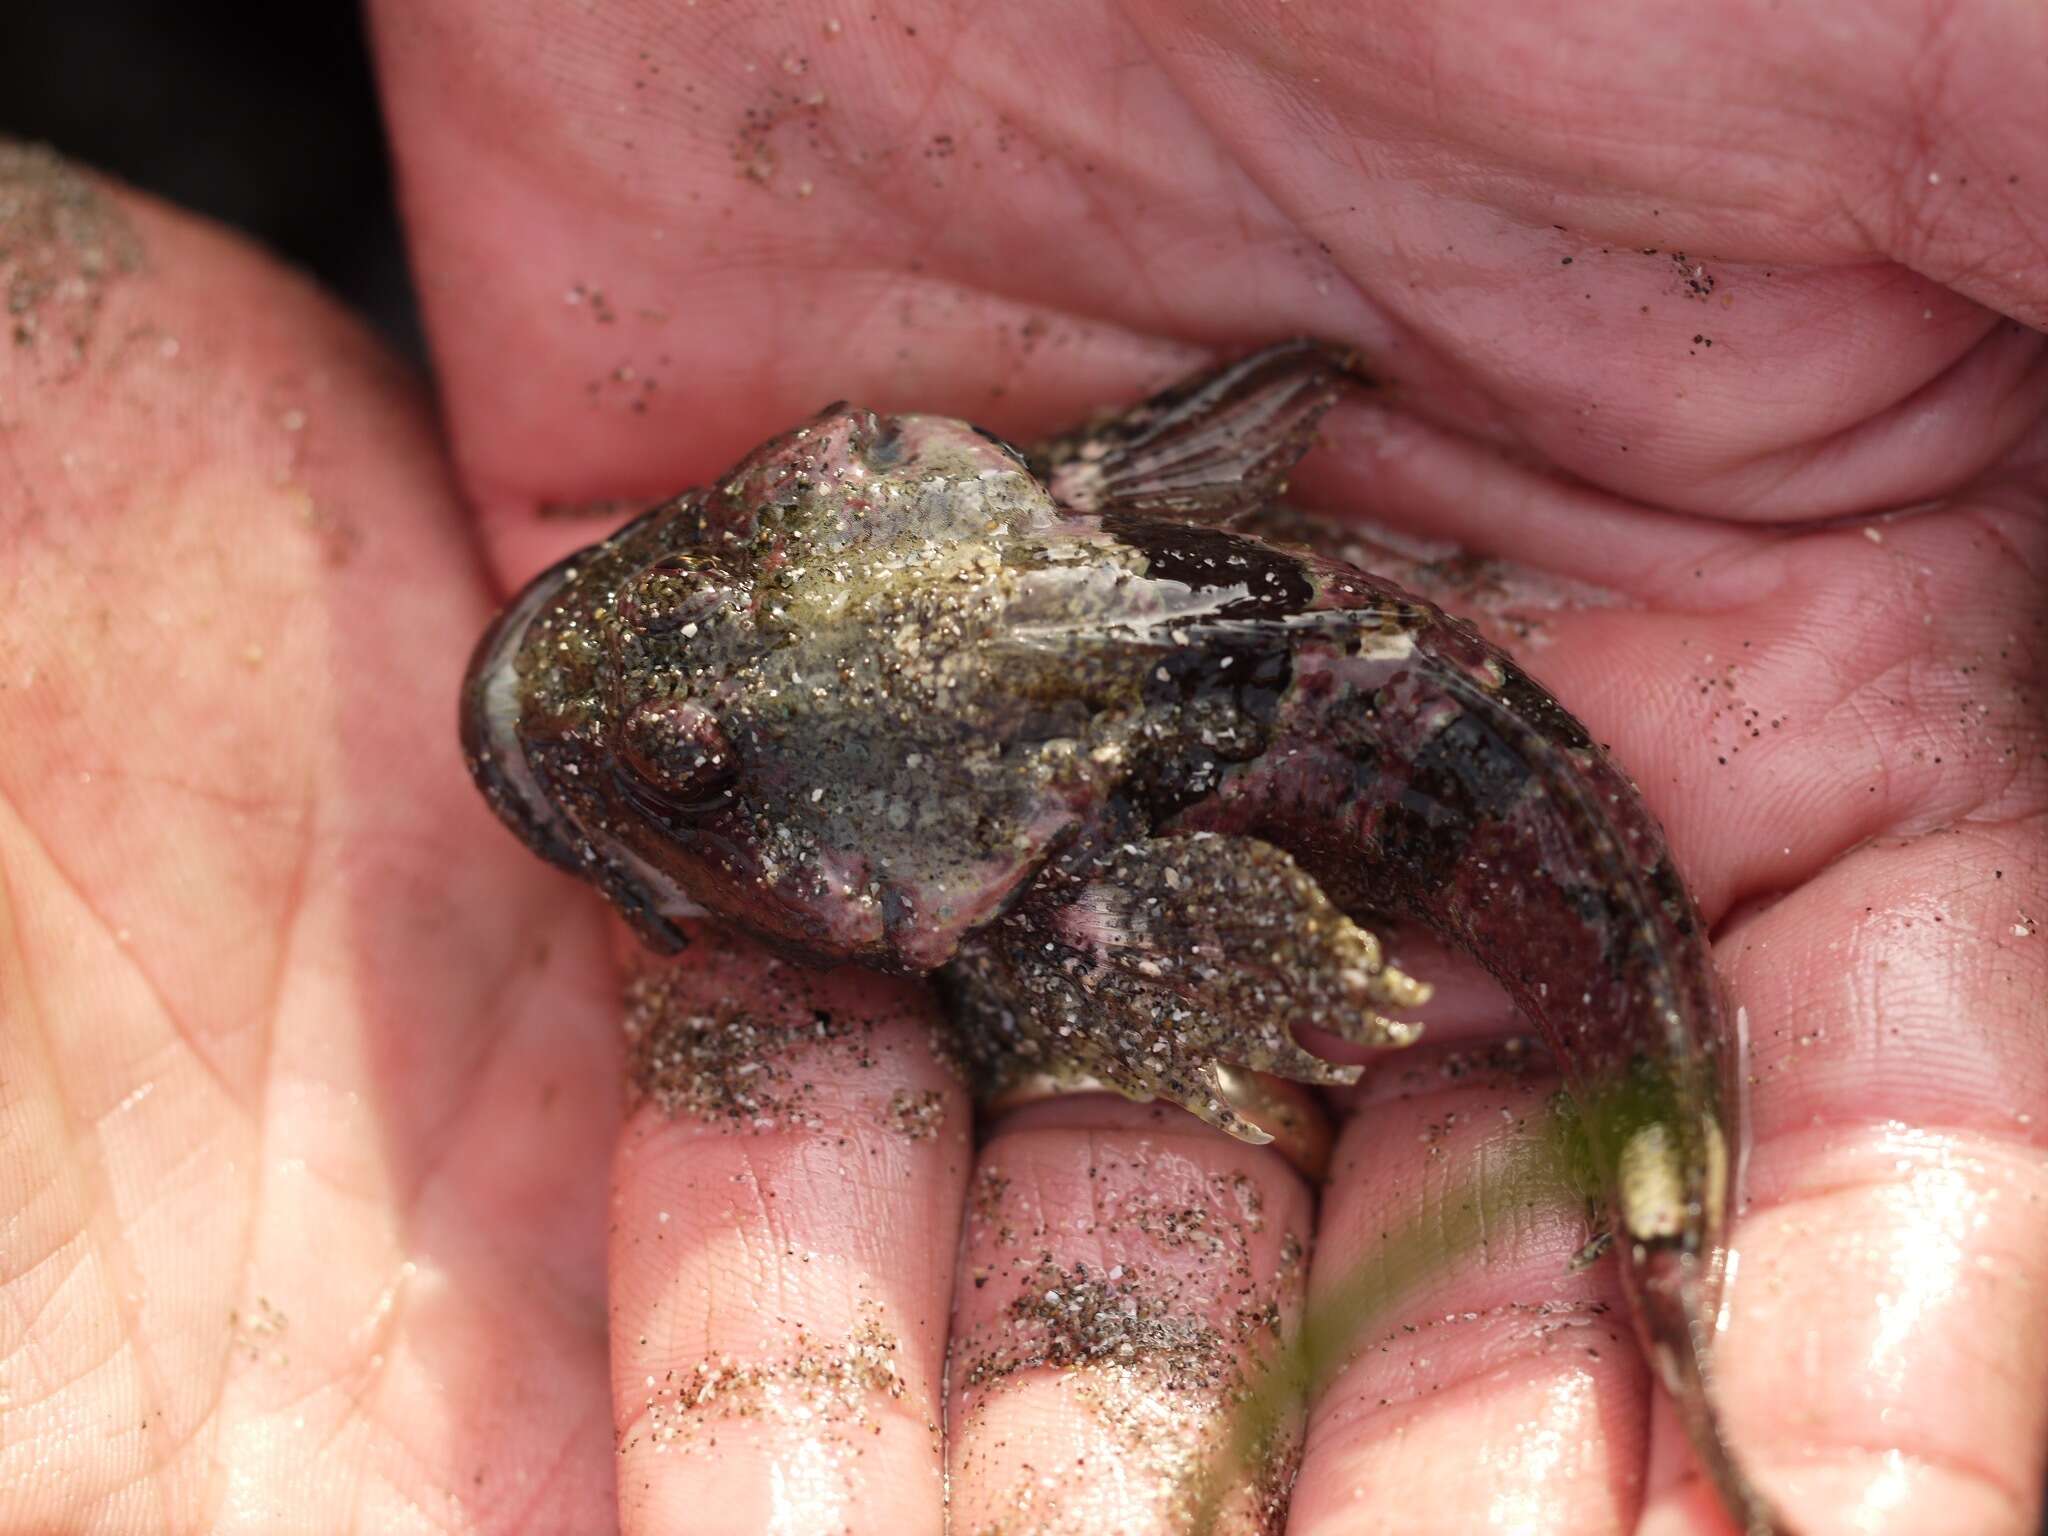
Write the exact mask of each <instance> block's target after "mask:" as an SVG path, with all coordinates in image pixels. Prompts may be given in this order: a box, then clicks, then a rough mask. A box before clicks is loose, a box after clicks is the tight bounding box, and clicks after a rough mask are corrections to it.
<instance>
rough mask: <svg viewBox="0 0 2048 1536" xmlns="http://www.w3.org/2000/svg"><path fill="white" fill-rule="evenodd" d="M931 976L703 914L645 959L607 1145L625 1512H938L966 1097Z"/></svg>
mask: <svg viewBox="0 0 2048 1536" xmlns="http://www.w3.org/2000/svg"><path fill="white" fill-rule="evenodd" d="M931 1024H932V1014H931V1011H930V1004H929V1001H928V1000H927V999H926V998H925V997H924V995H923V994H922V993H921V992H920V991H919V990H917V989H915V988H913V987H911V986H909V985H908V984H901V983H892V982H888V981H885V980H883V979H881V978H879V977H876V976H873V975H870V974H868V973H865V972H859V971H852V970H844V971H837V972H831V973H814V972H808V971H804V970H802V969H800V968H797V967H793V966H790V965H786V964H783V963H780V962H777V961H774V960H772V959H770V958H769V957H767V956H766V955H764V954H763V953H761V952H760V951H758V950H755V949H753V948H751V947H742V945H741V943H740V941H737V940H728V939H724V938H720V937H714V936H704V937H700V938H698V939H697V940H696V941H695V942H694V944H693V947H692V948H691V949H690V950H688V951H687V952H686V953H685V954H684V955H683V956H682V957H681V958H680V959H679V960H678V961H677V962H675V963H674V965H673V966H672V967H665V968H664V969H662V970H660V971H651V972H649V973H648V974H647V975H645V976H643V977H642V978H641V979H640V980H639V981H638V982H637V983H636V984H635V991H634V995H633V999H632V1004H631V1009H630V1013H629V1027H630V1029H631V1030H632V1032H633V1033H634V1036H635V1038H634V1039H633V1042H632V1048H631V1053H632V1067H631V1071H632V1074H633V1084H634V1087H635V1090H636V1091H637V1092H638V1093H639V1094H640V1095H642V1096H643V1100H642V1102H641V1104H640V1106H639V1107H638V1108H637V1109H636V1110H635V1111H634V1112H633V1113H632V1115H631V1116H630V1118H629V1120H628V1123H627V1126H626V1129H625V1133H624V1135H623V1137H622V1139H621V1141H620V1144H619V1151H618V1157H617V1161H616V1166H615V1169H614V1193H613V1228H612V1265H611V1268H612V1316H611V1327H612V1361H613V1366H612V1377H613V1393H614V1407H615V1422H616V1425H617V1434H618V1451H619V1508H620V1523H621V1526H622V1528H623V1530H624V1531H625V1532H626V1536H633V1533H635V1532H657V1531H660V1532H667V1531H676V1530H687V1531H689V1532H691V1533H692V1536H699V1533H701V1536H720V1533H725V1532H730V1533H734V1536H740V1533H746V1536H752V1533H757V1532H761V1531H771V1530H772V1531H789V1532H799V1531H835V1532H838V1531H843V1532H847V1533H849V1536H869V1533H872V1536H895V1533H898V1532H902V1533H905V1536H914V1533H916V1532H920V1531H930V1532H936V1531H937V1530H939V1529H940V1525H941V1520H942V1511H943V1497H942V1493H943V1484H942V1480H941V1462H940V1446H939V1423H940V1416H939V1396H938V1394H939V1382H940V1376H941V1366H942V1357H943V1351H944V1348H945V1336H946V1307H947V1299H948V1296H949V1294H950V1290H951V1284H952V1272H953V1263H954V1256H955V1251H956V1235H957V1230H958V1224H959V1213H960V1199H961V1190H962V1188H963V1186H964V1183H965V1177H966V1168H967V1128H968V1116H967V1111H966V1106H965V1102H964V1099H963V1097H962V1093H961V1090H960V1087H959V1085H958V1083H957V1082H956V1081H955V1080H954V1079H953V1078H952V1077H951V1076H949V1075H948V1073H947V1072H946V1070H945V1069H944V1068H943V1067H942V1066H940V1065H939V1064H938V1062H937V1061H936V1060H935V1059H934V1057H933V1054H932V1051H931V1049H930V1045H929V1039H930V1029H931Z"/></svg>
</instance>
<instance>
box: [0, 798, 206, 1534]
mask: <svg viewBox="0 0 2048 1536" xmlns="http://www.w3.org/2000/svg"><path fill="white" fill-rule="evenodd" d="M13 809H14V808H13V806H12V805H11V804H9V805H8V810H9V811H10V812H13ZM9 819H10V821H11V822H12V826H13V830H14V831H15V832H17V833H19V834H21V835H23V836H25V837H27V838H28V840H29V842H30V846H31V847H33V848H34V849H35V850H36V851H37V852H38V853H40V854H41V855H42V860H43V863H44V865H45V867H46V868H47V869H48V870H49V871H50V872H51V873H52V874H54V875H55V876H56V877H57V879H58V881H59V882H60V883H61V885H62V887H63V889H65V890H66V891H67V892H69V893H70V895H71V896H72V897H73V898H74V900H76V901H77V902H78V904H79V906H80V908H81V909H82V910H83V911H85V912H87V913H89V914H90V913H92V911H93V909H92V906H91V903H90V902H89V901H87V899H86V897H85V895H84V892H83V891H81V890H80V889H79V888H78V886H77V885H76V883H75V882H74V881H73V880H72V879H71V877H70V875H69V874H68V872H67V871H66V870H65V869H64V868H63V866H62V864H61V863H59V862H58V861H57V859H56V858H55V856H54V852H53V850H51V849H50V848H48V847H47V846H46V845H45V844H44V843H43V842H42V841H41V840H40V839H37V838H36V837H35V836H34V834H33V832H32V831H31V830H30V828H29V826H28V824H27V823H26V822H25V821H24V820H23V819H22V818H21V817H20V816H19V815H18V814H12V815H10V818H9ZM0 878H5V872H4V869H0ZM8 885H9V887H10V889H9V899H8V902H7V917H8V924H9V930H10V932H9V940H10V942H9V951H10V952H11V953H12V954H14V955H15V956H16V957H17V958H18V959H19V960H20V961H21V963H20V964H19V965H18V967H17V968H16V974H17V975H18V977H19V978H20V985H21V989H22V992H23V994H24V999H25V1003H26V1008H25V1011H26V1013H27V1015H28V1018H29V1020H30V1021H31V1022H30V1027H29V1029H28V1031H27V1033H28V1034H29V1035H31V1036H32V1037H33V1038H36V1039H38V1040H40V1041H41V1042H42V1043H43V1051H42V1057H43V1063H44V1067H45V1071H46V1073H47V1075H48V1078H49V1081H50V1083H51V1085H52V1087H53V1088H54V1089H56V1090H57V1091H56V1092H54V1094H53V1097H54V1099H55V1101H56V1104H57V1109H58V1114H59V1117H60V1119H61V1121H62V1124H63V1128H64V1133H65V1141H66V1143H67V1144H68V1145H70V1146H71V1147H73V1148H78V1147H82V1146H84V1145H87V1144H88V1143H89V1144H90V1145H91V1146H93V1147H94V1148H95V1149H98V1148H99V1140H100V1139H99V1136H98V1133H97V1131H96V1130H94V1129H92V1128H89V1127H86V1126H82V1125H81V1124H80V1123H79V1121H78V1119H77V1116H76V1115H75V1113H74V1112H73V1107H72V1100H71V1097H70V1096H69V1095H67V1094H65V1093H64V1092H63V1091H62V1089H61V1084H62V1082H63V1078H64V1073H63V1069H62V1066H61V1065H60V1057H59V1054H58V1053H57V1051H56V1050H55V1039H54V1037H53V1035H52V1032H51V1026H50V1016H49V1012H48V1009H47V1007H46V1005H45V1004H44V1003H43V1001H42V1000H41V998H40V996H39V994H38V990H37V985H36V976H35V966H34V965H33V963H31V960H30V951H29V950H28V949H27V948H26V947H25V946H24V945H23V944H22V941H21V932H20V927H19V921H18V919H16V917H15V915H14V914H15V912H16V910H17V906H16V900H15V898H14V896H13V894H12V885H13V881H12V880H11V879H9V880H8ZM107 938H108V940H109V942H111V935H107ZM194 1054H195V1055H196V1054H197V1053H194ZM200 1059H201V1060H202V1062H203V1061H204V1058H203V1057H202V1058H200ZM216 1081H217V1080H216ZM219 1086H222V1087H223V1089H224V1088H225V1085H219ZM231 1102H232V1100H231ZM74 1166H75V1167H77V1168H79V1169H81V1170H82V1171H84V1172H85V1174H86V1176H87V1178H88V1179H89V1180H90V1181H91V1184H92V1189H91V1192H90V1193H89V1194H88V1195H87V1196H86V1198H85V1200H84V1202H83V1205H84V1211H83V1216H82V1219H81V1221H80V1223H79V1226H78V1227H77V1229H76V1230H77V1235H78V1237H79V1238H80V1239H81V1240H82V1241H83V1242H85V1243H86V1244H87V1245H89V1246H90V1247H91V1248H92V1249H93V1251H94V1253H95V1255H96V1256H97V1258H98V1260H99V1266H98V1267H99V1269H100V1271H101V1272H102V1273H103V1274H104V1276H105V1279H104V1280H103V1281H102V1282H101V1283H100V1284H99V1285H98V1286H96V1290H97V1291H98V1292H99V1297H98V1299H99V1301H100V1303H101V1304H102V1305H103V1306H105V1307H106V1308H107V1309H108V1310H110V1311H111V1312H112V1313H113V1315H114V1317H115V1319H116V1322H117V1323H118V1325H119V1330H120V1333H119V1338H120V1342H119V1344H118V1346H117V1347H116V1348H115V1349H114V1350H113V1351H111V1352H110V1353H109V1355H108V1356H107V1359H106V1363H109V1364H111V1363H112V1362H113V1361H115V1360H117V1359H126V1360H127V1361H129V1362H130V1370H131V1371H132V1373H133V1374H134V1376H135V1377H136V1378H137V1380H138V1388H137V1390H138V1391H139V1393H140V1395H141V1396H142V1398H143V1400H144V1401H145V1402H148V1403H153V1404H161V1403H164V1402H166V1401H168V1400H169V1394H168V1392H167V1391H166V1388H165V1381H164V1377H163V1375H162V1373H161V1372H160V1370H159V1369H158V1367H157V1364H156V1361H155V1359H154V1357H153V1355H152V1353H151V1352H150V1351H149V1350H148V1349H147V1348H145V1347H144V1345H143V1343H142V1338H143V1334H142V1332H141V1329H140V1326H139V1324H140V1319H139V1317H138V1316H137V1314H136V1312H135V1310H134V1309H133V1308H132V1307H131V1306H130V1305H129V1302H128V1298H129V1297H130V1296H131V1295H133V1294H136V1293H137V1292H138V1291H139V1289H140V1287H139V1286H138V1285H137V1284H136V1281H135V1274H136V1266H135V1264H134V1262H133V1260H132V1258H131V1256H130V1255H129V1253H128V1251H127V1245H126V1244H125V1242H123V1241H122V1240H121V1238H120V1237H119V1236H118V1235H117V1234H116V1233H114V1232H109V1231H108V1230H106V1228H107V1227H108V1226H110V1225H111V1224H112V1223H113V1222H114V1221H115V1220H116V1218H117V1215H118V1213H119V1212H120V1202H119V1201H118V1200H117V1199H116V1197H115V1193H114V1189H113V1186H112V1184H111V1182H110V1180H109V1178H108V1174H107V1167H106V1162H105V1159H104V1157H103V1156H100V1155H93V1154H87V1155H83V1156H79V1157H77V1158H76V1159H75V1160H74ZM94 1213H98V1214H99V1215H100V1217H101V1218H102V1219H100V1220H94V1219H93V1214H94ZM11 1288H12V1287H11V1284H10V1286H9V1289H11ZM224 1360H225V1351H223V1361H224ZM81 1379H82V1378H81ZM219 1382H220V1378H218V1377H217V1378H216V1381H215V1387H214V1392H213V1401H214V1402H215V1403H216V1404H217V1403H218V1401H219V1395H220V1385H219ZM166 1417H167V1416H166V1415H165V1414H162V1413H159V1414H158V1415H157V1418H156V1424H157V1425H158V1429H157V1431H156V1434H155V1436H154V1437H153V1438H154V1440H158V1441H160V1440H161V1438H162V1436H163V1434H164V1430H163V1428H162V1426H163V1424H164V1420H165V1418H166ZM212 1417H213V1415H211V1414H207V1415H202V1422H203V1421H204V1420H205V1419H208V1418H212ZM169 1470H170V1468H169V1463H168V1461H167V1460H166V1459H165V1458H163V1457H162V1456H161V1455H159V1456H156V1457H153V1458H151V1465H150V1466H149V1467H148V1468H146V1469H145V1471H146V1472H148V1473H151V1474H153V1475H152V1476H151V1478H150V1487H151V1489H152V1491H153V1493H154V1495H155V1505H156V1509H157V1513H158V1515H159V1518H163V1517H164V1511H165V1510H166V1509H167V1508H168V1507H169V1504H170V1498H169V1490H168V1489H167V1488H166V1486H165V1484H164V1480H163V1479H164V1477H165V1475H166V1474H167V1473H168V1472H169Z"/></svg>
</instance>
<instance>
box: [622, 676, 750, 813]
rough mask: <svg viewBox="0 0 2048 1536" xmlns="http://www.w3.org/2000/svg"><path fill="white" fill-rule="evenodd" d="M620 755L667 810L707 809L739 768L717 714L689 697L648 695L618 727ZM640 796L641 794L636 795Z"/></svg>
mask: <svg viewBox="0 0 2048 1536" xmlns="http://www.w3.org/2000/svg"><path fill="white" fill-rule="evenodd" d="M618 747H619V757H620V759H621V760H622V761H623V763H624V765H625V766H626V767H627V768H628V769H629V770H631V772H632V775H633V777H634V778H636V779H637V780H639V782H640V784H641V785H642V786H644V787H645V788H646V789H647V790H650V791H652V793H653V796H654V798H655V799H656V800H657V801H658V802H659V803H660V805H661V807H662V808H663V809H664V810H667V811H676V812H683V811H703V810H706V809H708V808H709V805H708V804H707V802H710V801H712V800H714V799H716V798H717V797H718V796H719V795H720V793H721V792H722V791H723V790H724V789H725V787H726V786H727V785H728V784H730V783H731V782H732V780H733V778H734V777H735V775H737V773H738V772H739V760H738V758H737V757H736V756H735V755H734V753H733V749H732V743H731V742H730V741H728V740H727V739H726V735H725V732H724V731H723V730H721V729H720V728H719V724H718V720H717V718H716V717H715V716H714V715H713V714H712V713H711V711H710V710H708V709H706V708H704V707H703V706H702V705H701V704H693V703H690V702H689V701H688V700H684V699H648V700H646V701H644V702H642V703H640V704H638V705H636V706H634V708H633V709H632V711H631V712H630V713H628V714H627V716H626V718H625V720H624V722H623V723H622V724H621V725H620V727H619V737H618ZM636 798H638V797H636Z"/></svg>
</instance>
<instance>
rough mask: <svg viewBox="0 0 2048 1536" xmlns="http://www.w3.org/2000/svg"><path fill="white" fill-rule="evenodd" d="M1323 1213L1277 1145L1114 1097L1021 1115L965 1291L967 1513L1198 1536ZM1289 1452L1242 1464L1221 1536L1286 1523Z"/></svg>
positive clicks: (956, 1505)
mask: <svg viewBox="0 0 2048 1536" xmlns="http://www.w3.org/2000/svg"><path fill="white" fill-rule="evenodd" d="M1310 1214H1311V1213H1310V1203H1309V1198H1308V1193H1307V1189H1306V1187H1305V1186H1304V1184H1303V1183H1302V1181H1301V1179H1300V1178H1299V1177H1298V1176H1297V1175H1296V1174H1295V1173H1294V1171H1293V1170H1292V1169H1291V1168H1289V1167H1288V1166H1287V1164H1286V1163H1285V1162H1283V1161H1282V1160H1281V1158H1280V1157H1279V1156H1278V1154H1276V1153H1275V1152H1273V1151H1271V1150H1270V1149H1265V1148H1256V1147H1247V1146H1244V1145H1243V1144H1241V1143H1238V1142H1235V1141H1232V1140H1230V1139H1229V1138H1227V1137H1225V1136H1223V1135H1222V1134H1221V1133H1219V1132H1217V1131H1214V1130H1212V1129H1210V1128H1209V1127H1207V1126H1205V1125H1202V1124H1200V1123H1199V1122H1197V1121H1196V1120H1194V1119H1193V1118H1192V1117H1191V1116H1188V1115H1186V1114H1184V1113H1182V1112H1181V1111H1179V1110H1177V1109H1165V1108H1159V1107H1156V1106H1145V1107H1141V1106H1138V1105H1132V1104H1126V1103H1123V1102H1122V1101H1120V1100H1115V1099H1111V1098H1107V1097H1086V1098H1072V1099H1066V1100H1061V1101H1058V1102H1055V1103H1051V1104H1043V1105H1036V1106H1033V1107H1031V1108H1029V1109H1026V1110H1021V1111H1019V1112H1018V1113H1017V1114H1015V1115H1014V1116H1012V1117H1009V1118H1007V1119H1005V1120H1004V1121H1003V1122H1002V1123H1001V1124H1000V1125H998V1127H997V1128H996V1130H995V1131H994V1133H993V1134H992V1135H991V1136H990V1138H989V1140H988V1143H987V1145H986V1146H985V1147H984V1148H983V1149H982V1152H981V1155H980V1157H979V1159H978V1160H977V1164H976V1169H975V1175H974V1183H973V1186H972V1189H971V1190H970V1193H969V1219H968V1228H967V1234H966V1243H965V1248H964V1253H963V1259H962V1264H961V1268H960V1272H959V1277H958V1281H957V1285H956V1289H955V1294H954V1314H955V1336H954V1342H953V1347H952V1353H951V1361H950V1378H951V1389H952V1393H953V1397H952V1404H951V1406H952V1412H951V1414H950V1416H949V1420H948V1423H949V1425H950V1427H951V1435H952V1442H951V1446H950V1448H949V1453H948V1462H949V1465H950V1467H951V1471H952V1489H953V1519H954V1523H955V1527H956V1528H957V1529H960V1530H965V1531H981V1530H991V1529H1003V1530H1008V1529H1011V1528H1013V1527H1014V1526H1020V1525H1021V1527H1022V1528H1023V1529H1027V1530H1034V1531H1035V1530H1045V1531H1066V1530H1074V1531H1090V1532H1093V1531H1116V1532H1120V1533H1126V1536H1146V1533H1153V1532H1157V1533H1161V1536H1165V1533H1174V1536H1179V1533H1182V1532H1186V1531H1188V1530H1190V1529H1192V1528H1194V1525H1195V1523H1196V1521H1195V1517H1196V1513H1197V1511H1198V1510H1199V1509H1200V1507H1201V1505H1202V1501H1203V1497H1204V1489H1205V1486H1206V1485H1205V1483H1204V1477H1205V1475H1206V1474H1207V1473H1208V1471H1209V1469H1210V1467H1211V1464H1212V1462H1213V1460H1214V1459H1215V1458H1216V1457H1217V1455H1218V1454H1219V1452H1221V1451H1223V1450H1224V1449H1225V1447H1226V1446H1227V1444H1228V1437H1229V1435H1230V1433H1231V1430H1232V1427H1233V1422H1234V1421H1233V1418H1232V1414H1233V1410H1234V1409H1235V1407H1236V1405H1237V1403H1238V1401H1239V1400H1240V1398H1241V1396H1242V1394H1243V1392H1244V1389H1245V1387H1246V1384H1247V1382H1248V1380H1249V1374H1248V1373H1249V1370H1250V1367H1251V1365H1252V1363H1253V1361H1255V1360H1256V1359H1258V1358H1260V1357H1261V1356H1263V1355H1264V1354H1266V1353H1268V1352H1270V1351H1271V1350H1272V1349H1273V1347H1274V1346H1275V1345H1276V1344H1277V1343H1278V1342H1279V1340H1280V1339H1281V1338H1282V1337H1283V1336H1284V1335H1285V1334H1286V1333H1287V1331H1288V1330H1289V1329H1290V1328H1291V1327H1292V1325H1293V1320H1294V1317H1295V1314H1296V1311H1297V1307H1298V1302H1299V1294H1300V1286H1301V1281H1302V1266H1301V1255H1302V1253H1303V1251H1304V1245H1305V1242H1306V1238H1307V1235H1308V1233H1309V1221H1310ZM1291 1467H1292V1438H1291V1435H1289V1436H1286V1437H1284V1438H1283V1439H1282V1440H1281V1441H1280V1442H1279V1443H1277V1444H1274V1445H1271V1446H1268V1447H1265V1448H1263V1451H1262V1453H1256V1454H1254V1455H1253V1456H1252V1457H1251V1458H1249V1459H1248V1460H1247V1461H1246V1462H1245V1463H1244V1464H1241V1465H1237V1466H1233V1467H1232V1468H1231V1475H1230V1476H1228V1478H1227V1479H1226V1480H1225V1481H1224V1483H1223V1484H1222V1485H1221V1487H1220V1489H1219V1496H1220V1498H1221V1500H1222V1503H1221V1507H1220V1508H1219V1509H1218V1511H1217V1513H1218V1514H1219V1515H1220V1516H1221V1517H1222V1518H1221V1519H1220V1521H1219V1523H1218V1525H1217V1526H1216V1529H1219V1530H1225V1531H1229V1530H1240V1529H1244V1528H1245V1527H1246V1523H1247V1522H1251V1523H1254V1524H1256V1526H1257V1528H1258V1529H1272V1528H1275V1527H1276V1525H1277V1515H1278V1511H1279V1510H1280V1509H1282V1508H1284V1502H1285V1490H1286V1484H1287V1474H1288V1472H1289V1471H1290V1470H1291Z"/></svg>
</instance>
